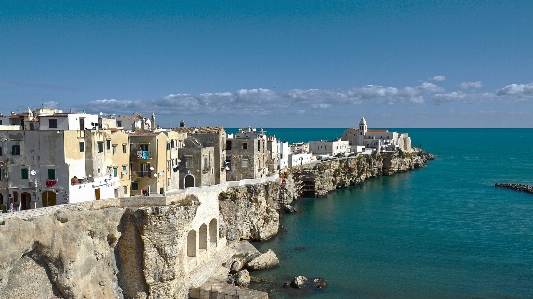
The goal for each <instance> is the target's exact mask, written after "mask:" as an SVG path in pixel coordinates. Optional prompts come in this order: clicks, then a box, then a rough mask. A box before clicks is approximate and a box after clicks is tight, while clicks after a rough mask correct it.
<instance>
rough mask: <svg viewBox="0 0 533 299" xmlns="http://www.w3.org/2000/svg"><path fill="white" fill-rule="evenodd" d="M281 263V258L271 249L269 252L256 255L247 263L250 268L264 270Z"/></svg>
mask: <svg viewBox="0 0 533 299" xmlns="http://www.w3.org/2000/svg"><path fill="white" fill-rule="evenodd" d="M278 265H279V259H278V257H277V256H276V254H275V253H274V251H272V250H271V249H269V250H268V251H267V252H265V253H263V254H261V255H259V256H257V257H255V258H254V259H252V260H251V261H250V262H248V263H247V264H246V268H248V269H250V270H254V271H257V270H263V269H267V268H272V267H275V266H278Z"/></svg>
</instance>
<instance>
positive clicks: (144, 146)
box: [140, 144, 148, 152]
mask: <svg viewBox="0 0 533 299" xmlns="http://www.w3.org/2000/svg"><path fill="white" fill-rule="evenodd" d="M140 146H141V151H144V152H147V151H148V144H141V145H140Z"/></svg>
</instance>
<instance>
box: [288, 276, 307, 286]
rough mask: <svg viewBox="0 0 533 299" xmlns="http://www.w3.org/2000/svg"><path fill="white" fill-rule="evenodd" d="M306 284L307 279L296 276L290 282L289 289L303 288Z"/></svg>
mask: <svg viewBox="0 0 533 299" xmlns="http://www.w3.org/2000/svg"><path fill="white" fill-rule="evenodd" d="M306 284H307V277H305V276H301V275H300V276H296V277H294V278H293V280H292V281H291V287H293V288H297V289H301V288H305V285H306Z"/></svg>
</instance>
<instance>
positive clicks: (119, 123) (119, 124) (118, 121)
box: [117, 120, 125, 193]
mask: <svg viewBox="0 0 533 299" xmlns="http://www.w3.org/2000/svg"><path fill="white" fill-rule="evenodd" d="M117 127H119V128H120V127H122V121H121V120H117ZM124 193H125V192H124Z"/></svg>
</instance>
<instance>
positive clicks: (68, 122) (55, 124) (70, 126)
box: [39, 113, 98, 131]
mask: <svg viewBox="0 0 533 299" xmlns="http://www.w3.org/2000/svg"><path fill="white" fill-rule="evenodd" d="M97 127H98V115H96V114H85V113H69V114H63V113H62V114H50V115H41V116H40V117H39V130H41V131H46V130H58V131H62V130H94V129H96V128H97Z"/></svg>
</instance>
